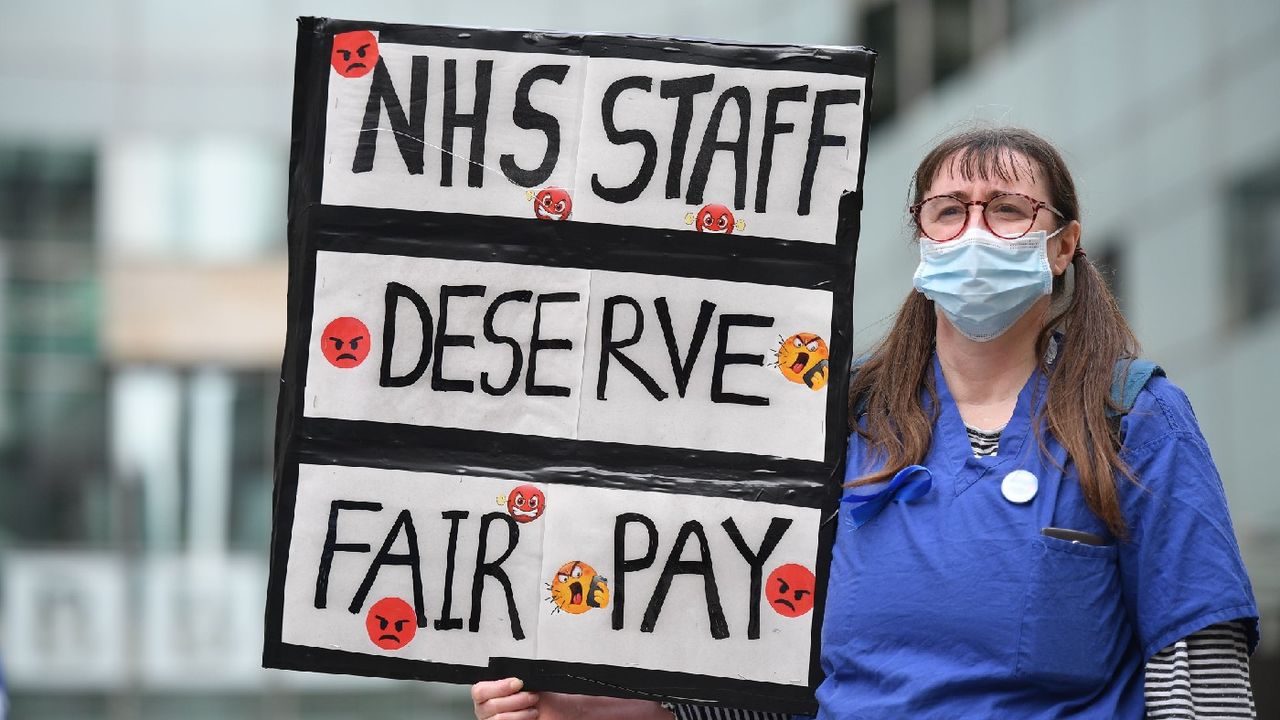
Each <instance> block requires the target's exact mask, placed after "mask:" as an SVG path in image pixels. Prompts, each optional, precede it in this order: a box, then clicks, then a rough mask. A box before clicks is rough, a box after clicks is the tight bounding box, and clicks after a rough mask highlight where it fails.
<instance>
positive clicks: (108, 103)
mask: <svg viewBox="0 0 1280 720" xmlns="http://www.w3.org/2000/svg"><path fill="white" fill-rule="evenodd" d="M304 14H307V15H330V16H335V17H361V18H367V19H371V20H386V21H400V22H413V23H442V24H457V25H479V26H502V27H533V28H548V29H564V30H607V31H629V32H644V33H658V34H674V35H685V36H704V37H721V38H729V39H736V40H744V41H757V42H798V43H811V44H862V45H866V46H869V47H872V48H874V49H876V50H877V51H879V52H880V53H881V57H880V62H879V66H878V68H877V72H876V79H875V87H874V91H873V92H874V95H873V105H872V118H873V126H872V134H871V143H870V149H869V151H868V165H867V174H866V200H867V207H866V210H865V212H864V218H863V235H862V241H861V246H860V248H859V268H860V270H859V273H858V280H857V286H856V299H855V306H856V313H855V315H856V318H855V324H856V327H857V334H856V341H857V345H858V346H859V348H865V347H867V346H868V345H869V344H870V343H872V342H874V340H875V339H876V338H877V337H878V336H879V335H880V333H882V332H883V331H884V329H885V324H886V318H887V317H888V316H889V315H890V314H891V313H892V312H893V310H894V308H895V307H896V305H897V303H898V301H899V300H900V299H901V297H902V296H903V295H904V294H905V293H906V292H907V291H908V290H909V288H910V275H911V271H912V269H913V267H914V264H915V252H914V249H913V246H912V245H911V243H910V242H909V240H910V237H909V233H908V231H907V228H906V224H905V219H906V215H905V212H904V206H905V205H906V200H907V181H908V178H909V176H910V173H911V171H912V170H913V169H914V167H915V163H916V161H918V159H919V158H920V156H921V155H922V154H923V152H925V150H926V149H927V148H928V147H929V146H930V144H931V142H932V141H933V140H935V139H937V138H938V137H939V136H941V135H942V134H943V133H945V132H946V131H948V130H950V129H954V128H957V127H960V126H963V125H965V124H971V123H975V122H978V123H993V124H1018V125H1025V126H1028V127H1031V128H1033V129H1035V130H1037V131H1039V132H1041V133H1042V134H1044V135H1046V136H1047V137H1049V138H1050V139H1051V140H1052V141H1054V142H1056V143H1057V144H1058V146H1059V147H1060V148H1062V149H1063V150H1064V151H1065V154H1066V155H1067V160H1068V163H1069V165H1070V166H1071V168H1072V169H1073V171H1074V173H1075V175H1076V179H1077V182H1078V183H1079V184H1080V185H1081V189H1082V193H1083V201H1084V209H1085V216H1084V226H1085V233H1084V240H1083V242H1084V246H1085V247H1086V248H1087V249H1088V251H1089V253H1090V256H1091V257H1092V258H1094V259H1095V260H1096V261H1098V262H1100V263H1101V264H1103V265H1105V266H1106V268H1107V269H1108V272H1109V275H1110V278H1111V281H1112V283H1113V286H1114V288H1115V289H1116V291H1117V293H1118V294H1119V296H1120V298H1121V302H1122V303H1123V306H1124V309H1125V311H1126V313H1127V314H1128V316H1129V318H1130V320H1131V321H1132V322H1133V324H1134V326H1135V328H1136V329H1137V331H1138V333H1139V336H1140V337H1141V338H1142V339H1143V341H1144V343H1145V346H1146V354H1147V355H1148V356H1149V357H1151V358H1153V359H1156V360H1158V361H1159V362H1160V363H1161V364H1162V365H1163V366H1164V367H1165V368H1166V369H1167V370H1168V372H1169V374H1170V375H1171V376H1172V377H1173V378H1174V379H1175V380H1176V381H1177V382H1179V383H1180V384H1182V385H1183V387H1185V388H1186V389H1187V391H1188V393H1189V394H1190V396H1191V398H1192V400H1193V402H1194V403H1195V405H1196V408H1197V411H1198V413H1199V416H1200V419H1201V421H1202V422H1203V424H1204V429H1205V432H1206V434H1207V435H1208V437H1209V440H1210V443H1211V445H1212V447H1213V448H1214V452H1215V456H1216V459H1217V460H1218V462H1219V464H1220V466H1221V469H1222V472H1223V477H1224V481H1225V483H1226V486H1227V492H1228V496H1229V499H1230V501H1231V505H1232V510H1233V513H1234V516H1235V522H1236V532H1237V535H1238V536H1239V538H1240V542H1241V545H1242V547H1243V550H1244V553H1245V557H1246V561H1247V563H1248V566H1249V568H1250V572H1251V575H1252V578H1253V582H1254V585H1255V590H1256V592H1257V595H1258V600H1259V603H1260V605H1261V607H1262V609H1263V613H1264V616H1265V617H1266V618H1275V617H1277V615H1278V613H1280V484H1277V483H1276V482H1275V481H1274V480H1273V478H1272V475H1271V473H1272V472H1273V467H1274V466H1275V463H1274V462H1273V461H1272V458H1271V457H1270V452H1271V451H1272V449H1273V448H1274V447H1275V445H1274V444H1273V443H1275V442H1276V440H1275V438H1276V436H1277V435H1280V421H1277V420H1276V419H1275V418H1276V416H1277V413H1276V412H1275V411H1274V410H1273V408H1275V407H1278V406H1280V382H1278V381H1277V380H1275V379H1274V377H1273V375H1274V372H1273V370H1274V368H1275V367H1276V362H1277V361H1276V360H1275V357H1276V356H1277V355H1280V122H1277V120H1276V118H1277V117H1280V90H1277V88H1280V45H1277V44H1276V43H1275V41H1274V38H1276V37H1280V3H1275V2H1271V1H1270V0H1236V1H1235V2H1231V3H1218V2H1208V1H1204V2H1199V1H1196V0H1114V1H1108V0H1079V1H1076V2H1052V1H1051V0H896V1H895V0H808V1H807V2H804V3H796V4H792V5H791V6H787V7H785V8H784V6H783V5H782V4H781V3H778V2H776V1H772V2H767V1H765V0H719V1H716V2H711V1H710V0H706V1H697V0H695V1H693V2H690V1H688V0H650V2H647V3H643V4H641V5H636V6H632V5H630V4H626V3H621V4H615V3H599V2H587V1H585V0H564V1H563V2H560V3H557V4H556V5H555V6H554V12H548V10H547V6H541V5H538V4H534V3H522V2H514V1H512V0H490V1H489V2H485V3H445V2H435V3H423V2H412V1H410V0H395V1H392V0H388V1H385V2H379V3H376V4H371V3H350V4H342V3H338V2H302V1H289V2H286V1H284V0H235V1H233V2H221V3H217V4H208V5H206V4H203V3H175V2H168V1H166V0H114V1H112V2H92V1H91V0H84V1H82V2H76V1H73V0H47V1H46V2H41V3H20V2H6V3H4V4H3V6H0V26H3V27H5V28H6V32H5V37H6V42H5V51H6V52H5V57H6V62H4V63H2V64H0V333H2V335H0V337H2V338H3V341H4V342H3V345H0V663H3V666H4V671H5V677H6V681H7V683H8V686H9V693H10V696H11V698H10V701H11V704H12V710H11V712H12V716H13V717H15V718H91V717H92V718H102V717H105V718H169V717H173V716H178V715H181V716H184V717H187V718H190V719H191V720H195V719H197V718H230V717H245V718H259V717H260V718H301V717H308V718H345V717H354V716H370V715H377V716H380V717H386V718H395V717H405V718H408V717H427V718H433V717H458V718H462V717H468V716H470V708H469V707H468V701H467V699H466V697H465V692H464V691H463V690H462V689H460V688H455V687H449V686H442V685H428V684H423V683H409V682H392V681H380V680H368V679H359V678H345V677H337V676H320V675H308V674H302V673H284V672H273V671H266V670H262V669H260V668H259V667H258V664H259V653H260V647H261V633H262V628H261V624H262V608H263V594H264V587H265V576H266V547H267V539H268V537H269V533H270V504H271V476H270V455H271V447H272V434H273V417H274V411H275V392H276V385H277V383H278V377H279V359H280V354H281V350H282V343H283V337H284V323H285V316H284V298H285V271H284V268H285V237H284V231H285V190H286V165H287V157H288V141H289V137H288V132H289V115H290V103H291V97H292V89H291V82H292V62H293V45H294V36H295V28H294V23H293V18H294V17H296V16H298V15H304ZM870 268H875V272H870V271H869V269H870ZM1264 624H1266V620H1265V619H1264ZM1268 626H1269V624H1268ZM1263 643H1264V644H1263V646H1262V648H1261V649H1260V650H1259V652H1258V654H1257V656H1256V657H1255V659H1254V685H1255V692H1256V693H1257V696H1258V707H1259V717H1276V716H1280V697H1278V696H1277V687H1278V686H1280V635H1278V634H1276V633H1275V632H1267V631H1265V629H1264V633H1263Z"/></svg>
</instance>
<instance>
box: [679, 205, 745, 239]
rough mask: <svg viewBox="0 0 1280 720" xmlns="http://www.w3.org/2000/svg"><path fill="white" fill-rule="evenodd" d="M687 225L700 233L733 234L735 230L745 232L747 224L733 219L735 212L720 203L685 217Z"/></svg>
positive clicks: (704, 207) (705, 206)
mask: <svg viewBox="0 0 1280 720" xmlns="http://www.w3.org/2000/svg"><path fill="white" fill-rule="evenodd" d="M684 223H685V224H686V225H693V226H694V227H696V228H697V229H698V232H722V233H725V234H732V233H733V231H734V230H743V229H745V228H746V227H747V223H746V222H744V221H742V220H737V221H735V220H734V219H733V211H732V210H730V209H729V208H727V207H725V206H724V205H720V204H719V203H711V204H709V205H703V206H702V209H701V210H699V211H698V212H696V213H689V214H688V215H685V216H684Z"/></svg>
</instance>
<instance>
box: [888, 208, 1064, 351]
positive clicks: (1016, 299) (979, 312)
mask: <svg viewBox="0 0 1280 720" xmlns="http://www.w3.org/2000/svg"><path fill="white" fill-rule="evenodd" d="M1060 232H1062V228H1058V229H1057V230H1055V231H1053V233H1052V234H1047V233H1045V231H1043V230H1038V231H1036V232H1031V233H1027V234H1026V235H1023V236H1022V237H1020V238H1018V239H1017V240H1004V239H1001V238H998V237H996V236H995V235H992V234H991V233H990V232H989V231H987V230H986V229H985V228H980V227H971V228H969V230H967V231H966V232H965V233H964V234H963V235H961V236H960V237H958V238H956V239H955V240H949V241H947V242H934V241H933V240H930V239H929V238H920V265H919V267H917V268H916V274H915V280H914V284H915V287H916V289H917V290H919V291H920V292H922V293H924V295H925V297H927V298H929V299H930V300H932V301H933V302H934V303H935V304H936V305H937V306H938V307H939V308H941V310H942V314H943V315H945V316H946V317H947V320H949V321H950V322H951V324H952V325H953V326H955V329H956V330H958V331H960V334H962V335H964V336H965V337H967V338H969V339H970V340H976V341H978V342H985V341H987V340H991V339H994V338H997V337H999V336H1000V335H1002V334H1003V333H1004V332H1005V331H1006V330H1008V329H1009V328H1011V327H1013V324H1014V323H1015V322H1017V321H1018V318H1020V317H1022V316H1023V315H1025V314H1026V312H1027V310H1029V309H1031V306H1032V305H1034V304H1035V302H1036V300H1039V299H1040V298H1041V297H1042V296H1044V295H1048V294H1049V293H1050V292H1052V290H1053V271H1052V270H1051V269H1050V268H1049V253H1048V244H1049V238H1051V237H1053V236H1054V235H1057V234H1058V233H1060Z"/></svg>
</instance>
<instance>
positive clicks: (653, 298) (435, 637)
mask: <svg viewBox="0 0 1280 720" xmlns="http://www.w3.org/2000/svg"><path fill="white" fill-rule="evenodd" d="M300 23H301V29H300V35H299V41H298V56H297V74H296V88H295V102H294V144H293V154H292V157H291V161H290V166H291V168H290V169H291V173H292V175H291V177H292V183H291V187H290V208H289V217H290V224H289V250H290V252H289V263H290V277H289V309H288V310H289V315H288V317H289V326H288V336H287V341H286V350H285V358H284V366H283V372H282V379H283V384H282V391H281V401H280V407H279V416H278V421H277V448H276V450H277V452H276V469H275V470H276V494H275V508H274V529H273V535H272V556H271V573H270V580H269V585H268V593H267V594H268V599H267V613H266V625H265V632H266V638H265V646H264V651H263V658H264V663H265V664H266V665H268V666H271V667H280V668H288V669H299V670H312V671H322V672H337V673H350V674H358V675H378V676H385V677H393V678H414V679H421V680H438V681H448V682H461V683H469V682H474V681H476V680H479V679H484V678H497V677H505V676H507V675H512V674H514V675H518V676H520V677H522V678H524V679H525V681H526V684H527V686H528V687H531V688H534V689H542V690H559V691H567V692H582V693H592V694H606V695H616V696H623V697H641V698H655V699H660V698H676V699H680V700H682V701H693V702H704V703H719V704H726V705H730V706H733V707H740V708H746V709H754V710H778V711H806V710H812V709H813V707H814V702H813V689H814V687H816V685H817V683H818V682H819V681H820V680H821V672H820V668H819V664H818V652H819V645H818V641H819V638H820V634H821V617H822V610H823V606H824V602H825V595H826V578H827V570H828V563H829V559H830V551H831V542H832V539H833V537H834V528H835V521H834V518H835V511H836V507H837V501H838V497H839V492H840V488H839V482H840V478H841V477H842V476H843V468H842V462H843V448H844V445H845V439H846V438H845V434H846V428H847V422H848V418H847V403H846V399H845V396H846V393H847V388H848V370H847V368H848V367H849V362H850V357H849V353H850V345H851V342H850V332H851V318H852V306H851V301H852V276H853V265H854V257H855V251H856V245H857V232H858V222H857V220H858V210H859V208H860V207H861V202H862V193H861V178H862V167H863V156H864V154H865V144H866V130H865V126H864V122H863V118H864V116H865V112H866V104H867V102H868V100H869V97H868V92H869V89H870V79H871V66H872V58H873V56H872V54H871V53H869V52H868V51H865V50H862V49H857V48H799V47H781V46H780V47H762V46H745V45H734V44H729V43H716V42H709V41H684V40H676V39H669V38H640V37H620V36H605V35H571V34H547V33H522V32H510V31H492V30H473V29H459V28H434V27H416V26H405V25H384V24H377V23H365V22H353V21H336V20H323V19H311V18H304V19H303V20H301V21H300Z"/></svg>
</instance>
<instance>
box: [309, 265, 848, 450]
mask: <svg viewBox="0 0 1280 720" xmlns="http://www.w3.org/2000/svg"><path fill="white" fill-rule="evenodd" d="M311 320H312V326H311V338H312V342H311V349H312V350H313V352H312V353H311V354H310V356H309V358H308V368H307V387H308V388H309V391H308V392H307V393H306V396H305V401H304V407H305V410H306V415H307V416H308V417H327V418H340V419H345V420H374V421H379V422H393V423H406V424H411V425H425V426H435V427H450V428H463V429H469V430H487V431H493V432H502V433H516V434H525V435H539V436H546V437H557V438H576V439H584V440H598V441H602V442H619V443H630V444H640V445H659V446H663V447H672V448H693V449H701V450H718V451H725V452H742V453H754V454H760V455H776V456H779V457H795V458H803V459H806V460H821V459H822V456H823V452H824V433H823V423H824V421H825V416H824V414H823V411H824V408H825V404H826V396H825V393H823V392H822V384H823V383H825V382H826V380H827V378H828V377H829V376H830V367H829V365H830V363H829V361H827V357H826V355H827V354H829V350H828V349H827V348H826V340H825V338H829V337H830V336H831V293H829V292H822V291H819V290H806V289H801V288H788V287H777V286H769V285H761V284H756V283H737V282H726V281H719V280H701V279H688V278H681V277H678V276H676V277H672V276H664V275H649V274H642V273H618V272H607V271H600V270H578V269H569V268H554V267H540V266H532V267H531V266H522V265H511V264H506V263H489V262H484V263H482V262H471V261H464V260H442V259H436V258H406V257H399V256H394V255H375V254H363V253H332V252H321V253H317V256H316V287H315V306H314V310H313V312H312V317H311ZM819 343H820V344H821V346H819ZM811 345H812V346H813V347H812V348H811V347H809V346H811ZM764 358H768V362H767V363H762V362H761V361H762V359H764ZM779 358H781V359H783V360H789V362H787V363H786V364H784V365H779V362H780V360H779ZM810 359H812V361H811V360H810ZM806 374H807V376H808V377H807V378H806V377H805V375H806ZM796 379H799V380H800V382H796V381H795V380H796ZM815 387H816V389H817V391H814V388H815ZM644 415H654V416H662V417H664V418H666V420H665V422H662V423H653V424H647V423H637V422H635V419H636V418H637V417H642V416H644ZM781 417H786V418H789V420H788V422H785V423H779V422H776V421H777V419H778V418H781Z"/></svg>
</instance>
